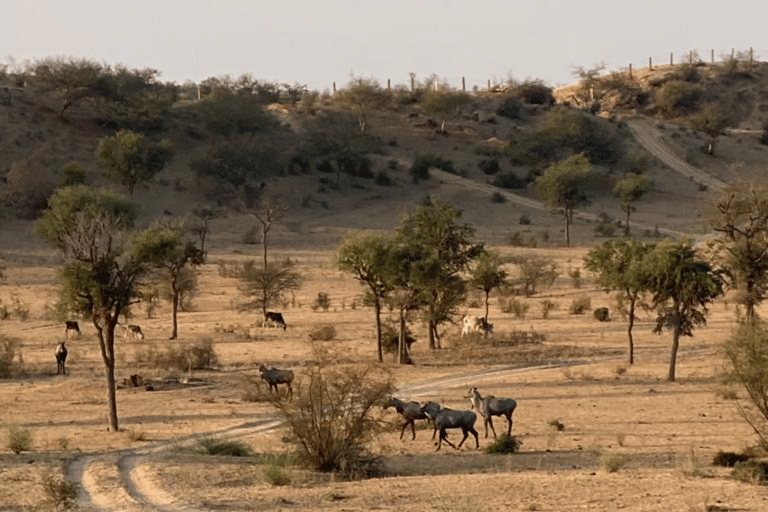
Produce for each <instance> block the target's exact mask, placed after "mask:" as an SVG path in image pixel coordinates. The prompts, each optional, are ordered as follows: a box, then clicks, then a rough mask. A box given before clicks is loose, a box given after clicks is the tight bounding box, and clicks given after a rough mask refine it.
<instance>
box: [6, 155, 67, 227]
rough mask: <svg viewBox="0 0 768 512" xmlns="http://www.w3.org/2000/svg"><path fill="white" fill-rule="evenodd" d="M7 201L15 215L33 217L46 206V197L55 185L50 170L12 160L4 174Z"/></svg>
mask: <svg viewBox="0 0 768 512" xmlns="http://www.w3.org/2000/svg"><path fill="white" fill-rule="evenodd" d="M6 181H7V183H8V202H9V203H10V204H11V205H12V206H13V209H14V211H15V213H16V216H17V217H19V218H21V219H34V218H36V217H37V215H38V214H39V213H40V212H41V211H43V210H45V208H47V207H48V197H50V195H51V194H52V193H53V191H54V189H55V187H56V180H55V178H54V177H53V175H52V174H51V172H50V171H48V170H47V169H45V168H43V167H42V166H40V165H36V164H33V163H32V162H28V161H24V160H20V161H16V162H13V163H12V164H11V166H10V168H9V169H8V174H7V175H6Z"/></svg>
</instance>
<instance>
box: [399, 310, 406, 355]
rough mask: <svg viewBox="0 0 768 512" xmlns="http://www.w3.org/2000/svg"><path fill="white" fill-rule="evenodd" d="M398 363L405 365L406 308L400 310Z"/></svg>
mask: <svg viewBox="0 0 768 512" xmlns="http://www.w3.org/2000/svg"><path fill="white" fill-rule="evenodd" d="M397 362H398V363H399V364H405V308H400V336H399V337H398V339H397Z"/></svg>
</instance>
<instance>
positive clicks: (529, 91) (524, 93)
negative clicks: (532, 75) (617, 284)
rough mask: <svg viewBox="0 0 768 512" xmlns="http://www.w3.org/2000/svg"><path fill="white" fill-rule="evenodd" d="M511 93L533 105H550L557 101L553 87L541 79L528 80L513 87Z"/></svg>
mask: <svg viewBox="0 0 768 512" xmlns="http://www.w3.org/2000/svg"><path fill="white" fill-rule="evenodd" d="M510 93H511V94H512V95H513V96H514V97H516V98H519V99H521V100H523V101H525V102H527V103H530V104H531V105H550V104H552V103H554V102H555V97H554V95H553V94H552V88H551V87H549V86H548V85H546V84H545V83H544V82H543V81H542V80H540V79H535V80H526V81H524V82H522V83H521V84H518V85H517V86H515V87H514V88H512V90H511V91H510Z"/></svg>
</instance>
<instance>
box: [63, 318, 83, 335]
mask: <svg viewBox="0 0 768 512" xmlns="http://www.w3.org/2000/svg"><path fill="white" fill-rule="evenodd" d="M64 324H65V325H66V328H65V329H64V336H66V337H67V339H69V333H70V331H71V332H72V333H73V334H72V335H73V336H75V334H74V333H77V336H79V335H80V325H78V323H77V321H75V320H67V321H65V322H64Z"/></svg>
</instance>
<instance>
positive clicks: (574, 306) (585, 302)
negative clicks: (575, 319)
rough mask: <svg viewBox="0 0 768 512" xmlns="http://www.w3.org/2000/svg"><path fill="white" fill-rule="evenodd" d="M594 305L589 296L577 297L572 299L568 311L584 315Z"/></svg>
mask: <svg viewBox="0 0 768 512" xmlns="http://www.w3.org/2000/svg"><path fill="white" fill-rule="evenodd" d="M591 307H592V300H591V299H590V298H589V297H577V298H575V299H573V300H572V301H571V305H570V306H569V307H568V313H570V314H572V315H583V314H584V313H586V312H587V311H589V310H590V308H591Z"/></svg>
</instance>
